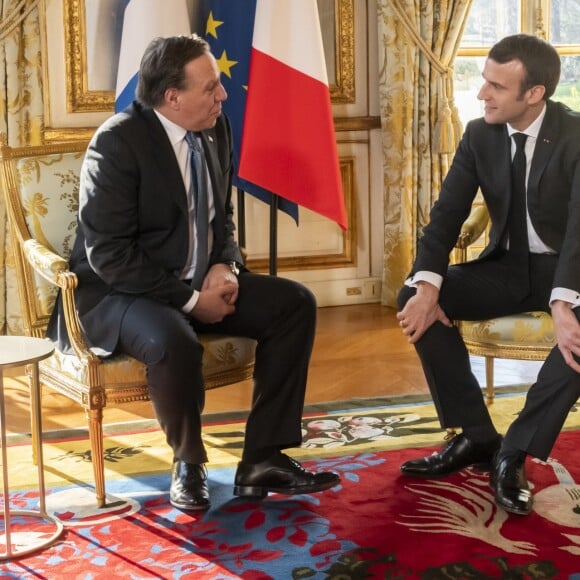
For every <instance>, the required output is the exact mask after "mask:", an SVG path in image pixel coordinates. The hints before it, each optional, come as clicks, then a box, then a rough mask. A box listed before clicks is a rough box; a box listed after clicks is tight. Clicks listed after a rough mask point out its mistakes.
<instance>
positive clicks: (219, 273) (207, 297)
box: [191, 264, 239, 324]
mask: <svg viewBox="0 0 580 580" xmlns="http://www.w3.org/2000/svg"><path fill="white" fill-rule="evenodd" d="M238 289H239V285H238V279H237V278H236V276H235V275H234V274H233V273H232V272H231V270H230V269H229V267H228V266H227V265H226V264H214V265H213V266H212V267H211V268H210V269H209V271H208V273H207V275H206V277H205V280H204V281H203V285H202V287H201V291H200V293H199V298H198V300H197V304H196V305H195V306H194V308H193V310H192V311H191V315H192V316H193V317H194V318H195V319H196V320H199V321H200V322H203V323H204V324H215V323H216V322H221V321H222V320H223V319H224V318H225V317H226V316H228V315H229V314H232V313H233V312H235V310H236V307H235V304H236V301H237V299H238Z"/></svg>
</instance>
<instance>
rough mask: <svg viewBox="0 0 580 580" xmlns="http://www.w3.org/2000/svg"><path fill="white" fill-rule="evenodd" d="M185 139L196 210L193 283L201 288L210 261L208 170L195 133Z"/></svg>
mask: <svg viewBox="0 0 580 580" xmlns="http://www.w3.org/2000/svg"><path fill="white" fill-rule="evenodd" d="M185 140H186V142H187V144H188V145H189V163H190V166H191V184H190V188H191V192H192V194H193V200H194V211H195V240H194V247H193V255H194V265H195V268H194V272H193V279H192V281H191V285H192V286H193V287H194V288H195V289H196V290H200V289H201V285H202V283H203V279H204V278H205V275H206V272H207V266H208V263H209V255H208V231H209V210H208V200H207V195H208V194H207V178H206V175H207V171H206V165H205V158H204V154H203V149H202V147H201V146H200V144H199V142H198V140H197V138H196V136H195V134H194V133H192V132H190V131H188V132H187V133H186V135H185Z"/></svg>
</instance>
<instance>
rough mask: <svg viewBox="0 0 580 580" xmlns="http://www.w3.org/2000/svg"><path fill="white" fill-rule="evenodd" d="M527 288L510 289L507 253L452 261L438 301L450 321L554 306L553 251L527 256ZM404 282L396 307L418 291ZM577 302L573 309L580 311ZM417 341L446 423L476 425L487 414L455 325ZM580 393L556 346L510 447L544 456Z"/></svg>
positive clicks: (579, 380) (509, 436)
mask: <svg viewBox="0 0 580 580" xmlns="http://www.w3.org/2000/svg"><path fill="white" fill-rule="evenodd" d="M530 261H531V262H530V292H529V294H528V295H527V296H526V297H525V298H523V299H522V298H520V297H518V296H517V295H516V294H514V293H513V290H514V288H513V279H512V278H511V277H510V270H509V265H508V264H507V262H506V260H505V259H504V257H503V256H502V257H499V258H495V259H489V260H482V261H476V262H468V263H465V264H458V265H454V266H450V267H449V269H448V272H447V275H446V276H445V279H444V282H443V285H442V286H441V293H440V301H439V302H440V305H441V307H442V308H443V310H444V312H445V313H446V314H447V316H448V317H449V318H450V319H452V320H485V319H489V318H495V317H498V316H506V315H509V314H517V313H521V312H527V311H531V310H543V311H546V312H549V311H550V310H549V299H550V293H551V289H552V281H553V278H554V272H555V268H556V264H557V257H556V256H549V255H531V256H530ZM414 294H415V289H414V288H409V287H406V286H405V287H403V288H402V289H401V291H400V293H399V308H400V309H402V308H403V307H404V305H405V304H406V302H407V300H409V298H411V297H412V296H414ZM579 310H580V309H579V308H576V309H575V310H574V312H575V314H576V317H577V318H578V317H580V312H579ZM415 348H416V351H417V354H418V355H419V358H420V360H421V364H422V366H423V370H424V372H425V376H426V379H427V383H428V385H429V389H430V391H431V395H432V397H433V401H434V404H435V407H436V409H437V413H438V416H439V420H440V422H441V425H442V427H444V428H447V427H473V426H479V425H485V424H487V422H488V421H490V420H491V419H490V417H489V412H488V410H487V407H486V405H485V403H484V399H483V395H482V391H481V388H480V385H479V383H478V381H477V379H476V378H475V376H474V375H473V373H472V371H471V365H470V362H469V354H468V352H467V349H466V347H465V344H464V342H463V339H462V338H461V335H460V334H459V331H458V330H457V328H455V327H453V328H449V327H446V326H444V325H443V324H441V323H435V324H434V325H433V326H431V328H429V329H428V330H427V332H425V334H424V335H423V336H422V337H421V339H420V340H419V341H417V343H415ZM579 396H580V375H579V374H578V373H576V372H575V371H573V370H572V369H571V368H570V367H569V366H568V365H566V363H565V361H564V358H563V357H562V355H561V353H560V351H559V349H558V347H557V346H556V347H554V349H553V350H552V352H551V353H550V355H549V356H548V358H547V359H546V361H545V363H544V364H543V365H542V368H541V370H540V373H539V375H538V379H537V381H536V383H535V384H534V385H532V387H531V388H530V390H529V392H528V395H527V398H526V403H525V406H524V409H523V411H522V412H521V413H520V415H519V416H518V417H517V418H516V420H515V421H514V422H513V423H512V425H511V427H510V428H509V430H508V432H507V433H506V435H505V442H506V444H507V445H509V446H510V447H513V448H516V449H521V450H522V451H525V452H527V453H529V454H531V455H533V456H535V457H539V458H540V459H546V458H547V457H548V455H549V453H550V451H551V449H552V447H553V445H554V443H555V441H556V438H557V437H558V434H559V433H560V430H561V429H562V425H563V424H564V421H565V420H566V417H567V415H568V413H569V411H570V409H571V407H572V406H573V405H574V403H575V402H576V400H577V399H578V397H579Z"/></svg>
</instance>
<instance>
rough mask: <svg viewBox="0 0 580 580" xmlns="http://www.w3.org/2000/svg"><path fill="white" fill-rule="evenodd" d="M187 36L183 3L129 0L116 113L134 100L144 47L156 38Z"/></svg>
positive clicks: (188, 29)
mask: <svg viewBox="0 0 580 580" xmlns="http://www.w3.org/2000/svg"><path fill="white" fill-rule="evenodd" d="M181 34H184V35H190V34H191V26H190V23H189V13H188V11H187V4H186V0H171V2H167V0H129V1H128V2H127V6H126V7H125V13H124V17H123V34H122V37H121V52H120V54H119V69H118V73H117V89H116V92H115V112H116V113H118V112H119V111H122V110H123V109H124V108H125V107H127V106H128V105H130V104H131V102H132V101H133V99H134V98H135V89H136V88H137V78H138V76H139V64H140V63H141V57H142V56H143V53H144V52H145V48H147V45H148V44H149V43H150V42H151V41H152V40H153V39H154V38H156V37H158V36H178V35H181Z"/></svg>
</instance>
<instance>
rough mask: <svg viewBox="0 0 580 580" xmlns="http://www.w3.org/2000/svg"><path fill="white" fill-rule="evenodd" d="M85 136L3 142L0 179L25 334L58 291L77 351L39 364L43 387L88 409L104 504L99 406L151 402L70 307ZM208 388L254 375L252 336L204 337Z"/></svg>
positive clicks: (138, 378)
mask: <svg viewBox="0 0 580 580" xmlns="http://www.w3.org/2000/svg"><path fill="white" fill-rule="evenodd" d="M86 146H87V142H86V141H78V142H69V143H63V144H50V145H41V146H35V147H21V148H11V147H9V146H7V145H6V143H5V142H4V139H2V140H1V142H0V176H1V179H2V189H3V191H4V196H5V198H6V207H7V214H8V222H9V231H10V237H11V244H12V250H13V254H14V262H15V268H16V278H17V282H18V291H19V297H20V303H21V311H22V322H23V326H24V332H25V333H26V334H27V335H29V336H36V337H43V336H44V335H45V331H46V326H47V324H48V319H49V316H50V313H51V311H52V308H53V305H54V302H55V299H56V295H57V292H58V289H60V290H61V292H62V296H63V302H64V309H65V318H66V324H67V329H68V332H69V335H70V338H71V342H72V346H73V349H74V355H67V354H63V353H61V352H58V351H56V352H55V354H54V355H53V356H52V357H50V358H49V359H46V360H45V361H42V362H41V363H40V364H39V373H40V381H41V384H42V385H43V386H46V387H48V388H51V389H54V390H55V391H57V392H59V393H61V394H63V395H65V396H66V397H68V398H69V399H72V400H73V401H75V402H77V403H79V404H80V405H81V406H82V407H83V408H84V409H85V412H86V416H87V422H88V434H89V439H90V447H91V458H92V463H93V470H94V479H95V492H96V500H97V504H98V506H99V507H103V506H104V505H105V503H106V492H105V473H104V457H103V409H104V408H105V407H107V406H109V407H110V406H117V405H120V404H126V403H131V402H136V401H143V400H148V398H149V397H148V389H147V383H146V377H145V367H144V365H142V364H141V363H139V362H138V361H136V360H134V359H132V358H130V357H128V356H124V355H118V356H112V357H108V358H105V359H101V358H99V357H98V356H96V355H95V354H94V353H93V352H92V351H91V350H90V349H89V348H88V347H87V344H86V341H85V338H84V336H83V331H82V328H81V326H80V323H79V319H78V316H77V312H76V307H75V298H74V289H75V287H76V285H77V278H76V275H75V274H74V273H73V272H71V271H69V269H68V262H67V258H68V256H69V253H70V250H71V248H72V243H73V240H74V235H75V229H76V217H77V211H78V193H79V174H80V166H81V163H82V160H83V156H84V152H85V149H86ZM202 342H203V344H204V347H205V351H204V356H203V364H204V376H205V381H206V388H208V389H211V388H214V387H219V386H222V385H226V384H230V383H235V382H238V381H241V380H245V379H247V378H249V377H251V376H252V373H253V366H254V353H255V341H253V340H250V339H245V338H239V337H228V336H221V335H206V336H203V337H202Z"/></svg>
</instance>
